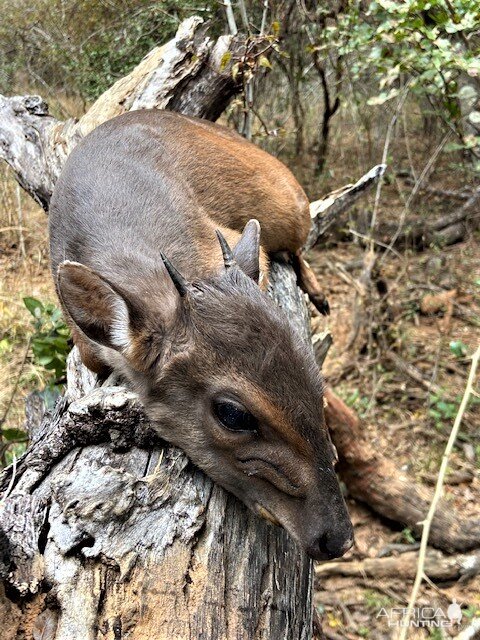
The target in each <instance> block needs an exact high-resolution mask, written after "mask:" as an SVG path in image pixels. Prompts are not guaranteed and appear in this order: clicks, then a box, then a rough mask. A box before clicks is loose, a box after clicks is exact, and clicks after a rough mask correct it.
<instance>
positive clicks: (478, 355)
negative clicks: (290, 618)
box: [399, 345, 480, 640]
mask: <svg viewBox="0 0 480 640" xmlns="http://www.w3.org/2000/svg"><path fill="white" fill-rule="evenodd" d="M479 359H480V345H479V346H478V348H477V350H476V351H475V353H474V355H473V357H472V365H471V367H470V373H469V374H468V380H467V385H466V387H465V392H464V394H463V398H462V402H461V403H460V407H459V409H458V413H457V416H456V418H455V422H454V424H453V428H452V431H451V433H450V437H449V439H448V442H447V446H446V447H445V452H444V454H443V457H442V463H441V465H440V471H439V473H438V479H437V484H436V486H435V493H434V494H433V498H432V502H431V505H430V509H429V511H428V515H427V517H426V519H425V521H424V522H423V531H422V539H421V542H420V551H419V553H418V564H417V573H416V576H415V582H414V584H413V588H412V593H411V595H410V600H409V603H408V608H407V613H406V615H405V617H404V620H403V626H402V627H401V631H400V635H399V640H405V639H406V637H407V633H408V626H407V622H408V620H409V619H410V617H411V614H412V609H413V607H414V606H415V602H416V601H417V597H418V592H419V589H420V585H421V584H422V580H423V579H424V577H425V561H426V555H427V545H428V537H429V534H430V528H431V526H432V521H433V517H434V515H435V511H436V509H437V505H438V503H439V501H440V498H441V495H442V491H443V485H444V483H445V475H446V473H447V467H448V461H449V458H450V454H451V453H452V449H453V446H454V444H455V441H456V439H457V436H458V432H459V430H460V425H461V423H462V419H463V415H464V413H465V411H466V408H467V404H468V401H469V399H470V396H471V395H472V392H473V391H474V389H473V385H474V381H475V375H476V372H477V366H478V361H479Z"/></svg>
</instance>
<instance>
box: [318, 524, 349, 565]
mask: <svg viewBox="0 0 480 640" xmlns="http://www.w3.org/2000/svg"><path fill="white" fill-rule="evenodd" d="M352 545H353V529H351V528H349V529H348V530H346V531H343V532H341V531H335V530H333V531H326V532H324V533H322V534H321V535H320V536H319V537H318V538H315V539H314V540H312V542H311V543H310V544H309V545H308V546H307V553H308V555H309V556H310V557H311V558H313V559H314V560H332V558H340V556H343V554H344V553H346V552H347V551H348V550H349V549H350V548H351V546H352Z"/></svg>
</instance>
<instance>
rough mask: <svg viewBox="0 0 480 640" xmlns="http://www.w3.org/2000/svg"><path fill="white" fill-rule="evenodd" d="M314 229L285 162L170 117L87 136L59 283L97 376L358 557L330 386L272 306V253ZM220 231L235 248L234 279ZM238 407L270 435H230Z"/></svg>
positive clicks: (57, 247)
mask: <svg viewBox="0 0 480 640" xmlns="http://www.w3.org/2000/svg"><path fill="white" fill-rule="evenodd" d="M251 218H256V219H258V220H259V221H260V224H261V235H260V236H259V227H258V223H254V222H252V223H250V224H249V225H247V226H245V224H246V223H247V221H248V220H250V219H251ZM309 225H310V218H309V215H308V202H307V199H306V197H305V194H304V193H303V191H302V189H301V187H300V186H299V185H298V183H297V182H296V180H295V179H294V177H293V176H292V174H291V173H290V172H289V171H288V169H286V167H284V166H283V165H282V164H281V163H280V162H278V161H277V160H276V159H275V158H272V157H271V156H269V155H268V154H266V153H264V152H263V151H261V150H260V149H257V148H256V147H255V146H253V145H251V144H249V143H248V142H246V141H245V140H243V139H242V138H240V137H239V136H237V135H236V134H234V133H232V132H230V131H228V130H227V129H224V128H222V127H219V126H217V125H213V124H211V123H207V122H204V121H201V120H195V119H192V118H185V117H182V116H179V115H176V114H173V113H167V112H159V111H144V112H141V111H140V112H132V113H129V114H126V115H124V116H120V117H119V118H115V119H114V120H112V121H110V122H107V123H106V124H104V125H101V126H100V127H98V128H97V129H96V130H95V131H94V132H92V133H91V134H90V135H89V136H87V137H86V138H85V139H84V140H83V141H82V142H81V143H80V144H79V145H78V147H77V148H76V149H75V150H74V152H73V153H72V154H71V156H70V157H69V159H68V160H67V163H66V166H65V168H64V171H63V173H62V175H61V177H60V178H59V181H58V183H57V185H56V187H55V192H54V194H53V197H52V203H51V210H50V237H51V258H52V269H53V273H54V278H55V281H56V285H57V290H58V294H59V297H60V300H61V303H62V307H63V308H64V310H65V313H66V317H67V319H68V322H69V323H70V324H71V325H72V327H73V330H74V339H75V342H76V344H78V345H79V348H80V352H81V355H82V359H83V361H84V362H85V364H87V366H89V367H90V368H92V369H93V370H95V371H101V372H102V373H104V371H105V368H107V367H108V368H109V369H113V370H115V371H116V372H117V373H119V374H120V375H123V376H124V377H125V378H126V379H127V380H128V381H129V383H130V385H131V386H132V387H133V388H134V389H136V391H137V392H138V394H139V395H140V397H141V399H142V400H143V402H144V404H145V407H146V411H147V413H148V415H149V417H150V419H151V420H152V422H153V424H155V426H156V428H157V430H158V432H159V433H160V434H161V436H162V437H164V438H165V439H166V440H168V441H170V442H172V443H173V444H175V445H177V446H180V447H182V448H183V449H184V450H185V451H186V453H187V454H188V455H189V457H190V458H191V460H192V461H193V462H194V463H195V464H197V465H198V466H199V467H200V468H202V469H203V470H204V471H206V472H207V473H208V474H210V475H211V477H212V478H213V479H214V480H216V481H217V482H219V483H220V484H222V485H223V486H224V487H225V488H227V489H228V490H230V491H232V492H233V493H234V494H235V495H237V496H238V497H239V498H241V499H242V500H243V501H244V502H245V504H247V505H248V506H249V507H250V508H252V509H253V510H255V511H257V512H258V513H263V514H267V513H268V514H269V517H270V519H272V520H275V521H278V522H280V523H281V524H282V525H283V526H284V527H286V528H287V529H288V531H290V533H291V534H292V535H293V536H294V537H295V538H296V539H297V540H298V541H299V542H300V543H301V544H302V545H303V546H304V547H305V548H306V549H307V551H308V553H310V555H312V556H313V557H315V558H325V557H333V556H337V555H341V554H342V553H344V552H345V550H346V549H347V548H348V547H349V546H350V545H351V543H352V527H351V523H350V520H349V517H348V513H347V511H346V507H345V504H344V501H343V498H342V495H341V492H340V489H339V486H338V482H337V479H336V476H335V474H334V471H333V453H332V448H331V444H330V442H329V439H328V437H327V433H326V429H325V420H324V415H323V386H322V379H321V376H320V373H319V371H318V368H317V367H316V364H315V361H314V358H313V354H312V351H311V349H310V348H309V347H307V346H306V345H305V344H304V343H303V341H302V339H301V338H300V336H298V335H297V333H296V331H295V329H294V328H293V327H292V326H291V324H290V322H289V320H288V318H287V317H286V316H285V315H284V313H283V312H282V311H281V310H280V309H278V308H277V307H276V306H275V305H274V304H273V302H272V301H271V300H270V299H269V298H268V297H267V296H266V295H265V293H264V291H262V288H263V289H264V288H265V286H266V275H267V274H266V272H267V269H268V262H267V254H268V253H271V252H279V251H284V252H287V253H294V252H298V250H299V248H300V247H301V246H302V245H303V243H304V241H305V238H306V235H307V233H308V228H309ZM244 226H245V229H244ZM218 229H220V230H221V231H222V232H223V235H224V236H225V237H226V239H227V241H228V242H229V244H230V245H231V247H232V248H233V254H232V255H228V250H227V252H226V260H227V262H226V264H227V267H228V268H226V267H225V265H224V258H223V257H222V251H221V249H220V244H219V241H218V239H217V237H216V234H215V231H216V230H218ZM242 230H243V231H242ZM259 239H260V240H261V243H262V246H261V247H260V245H259ZM162 255H165V256H166V258H168V260H167V263H166V264H167V265H169V266H168V270H167V269H166V268H165V264H164V260H163V258H162ZM169 261H170V262H169ZM175 268H176V269H177V270H178V271H179V272H180V274H181V275H178V273H176V272H175ZM301 269H303V270H305V269H304V268H303V266H302V265H301ZM262 272H263V273H262ZM259 273H260V285H261V286H260V287H259V286H258V283H257V279H258V276H259ZM262 275H263V277H262ZM175 281H176V284H174V282H175ZM224 397H227V399H230V400H231V401H232V400H233V401H234V402H235V403H237V404H240V405H241V406H242V407H243V408H244V410H245V411H246V412H248V413H249V414H251V415H252V416H254V418H255V420H256V425H257V427H256V430H250V431H232V430H230V429H228V428H226V427H225V425H223V424H221V422H220V420H219V419H218V418H217V417H216V414H215V411H214V407H215V403H216V402H218V401H219V399H222V398H224Z"/></svg>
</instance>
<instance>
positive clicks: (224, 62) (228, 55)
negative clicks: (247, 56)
mask: <svg viewBox="0 0 480 640" xmlns="http://www.w3.org/2000/svg"><path fill="white" fill-rule="evenodd" d="M231 59H232V52H231V51H225V53H224V54H223V56H222V58H221V60H220V71H225V69H226V67H227V65H228V63H229V62H230V60H231Z"/></svg>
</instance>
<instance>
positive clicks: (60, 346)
mask: <svg viewBox="0 0 480 640" xmlns="http://www.w3.org/2000/svg"><path fill="white" fill-rule="evenodd" d="M23 302H24V304H25V306H26V307H27V309H28V311H29V312H30V313H31V314H32V316H33V321H32V324H33V328H34V332H33V335H32V337H31V345H32V352H33V361H34V363H35V365H37V366H38V367H42V368H43V369H46V370H47V371H48V372H49V373H50V376H49V377H50V382H51V385H55V384H58V383H61V382H62V381H63V380H64V379H65V373H66V362H67V355H68V352H69V351H70V331H69V329H68V327H67V325H66V324H65V321H64V320H63V316H62V312H61V311H60V309H59V308H58V307H56V306H55V305H54V304H52V303H51V302H46V303H42V302H40V300H37V299H36V298H24V299H23Z"/></svg>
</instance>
